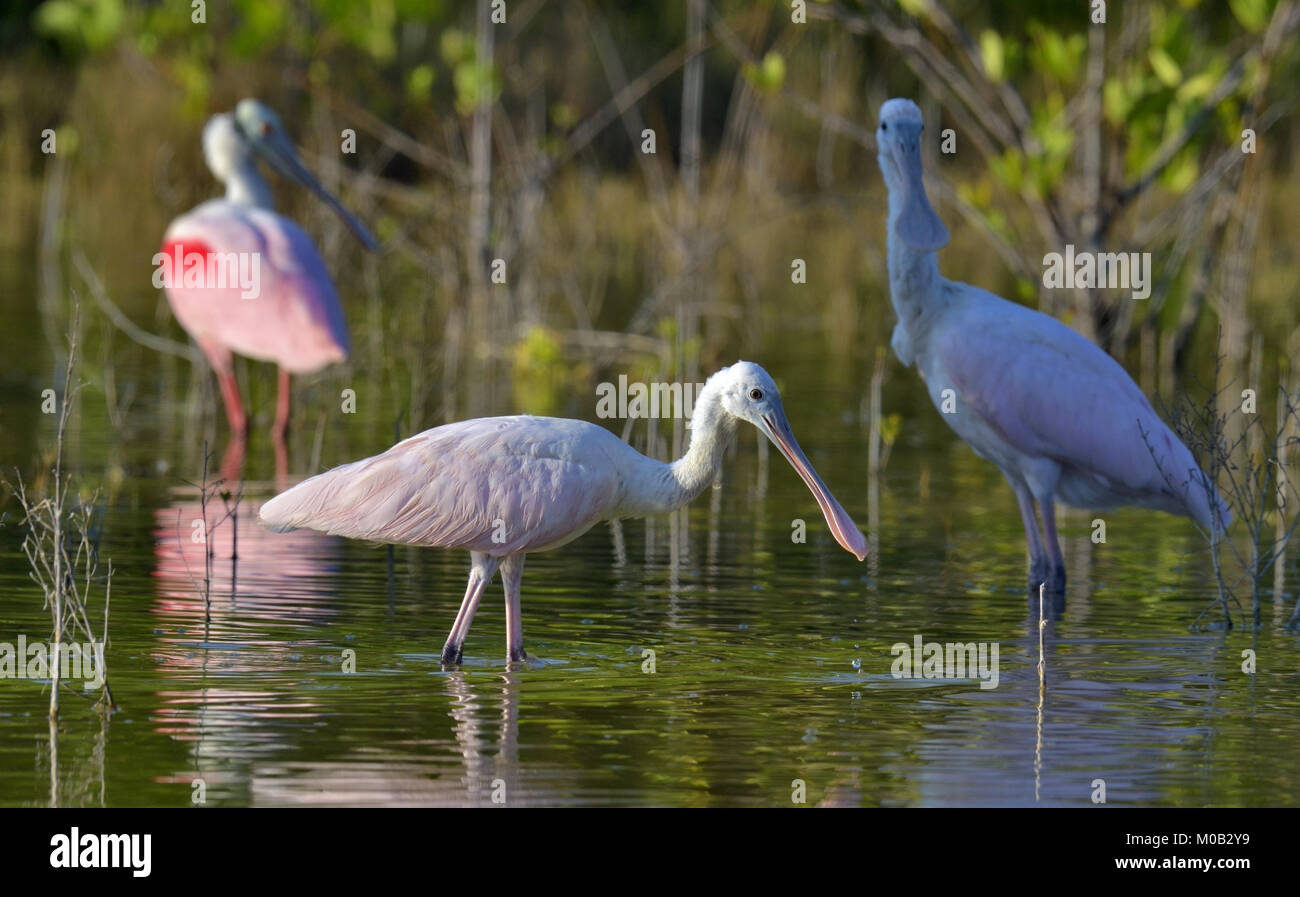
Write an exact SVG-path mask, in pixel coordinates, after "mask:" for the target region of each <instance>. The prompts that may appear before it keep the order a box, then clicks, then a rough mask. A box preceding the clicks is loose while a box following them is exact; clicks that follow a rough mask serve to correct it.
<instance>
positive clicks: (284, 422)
mask: <svg viewBox="0 0 1300 897" xmlns="http://www.w3.org/2000/svg"><path fill="white" fill-rule="evenodd" d="M290 392H291V390H290V388H289V372H288V371H286V370H285V369H284V368H280V387H279V390H278V392H277V393H276V399H275V429H274V430H272V433H274V434H275V438H276V439H277V440H279V441H280V442H283V441H284V437H285V435H286V434H287V433H288V432H289V397H290Z"/></svg>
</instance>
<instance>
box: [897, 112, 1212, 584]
mask: <svg viewBox="0 0 1300 897" xmlns="http://www.w3.org/2000/svg"><path fill="white" fill-rule="evenodd" d="M923 127H924V125H923V123H922V121H921V110H920V109H919V108H918V107H917V105H916V104H915V103H913V102H912V101H911V100H904V99H894V100H889V101H887V102H886V103H885V104H884V105H883V106H881V108H880V125H879V127H878V128H877V130H876V145H877V161H878V162H879V163H880V171H881V173H882V174H883V175H884V178H885V185H886V186H887V187H888V188H889V222H888V223H889V229H888V264H889V293H890V299H891V301H892V302H893V305H894V311H895V312H896V313H897V315H898V324H897V325H896V326H895V327H894V333H893V336H892V338H891V340H890V345H891V346H892V347H893V349H894V354H895V355H897V356H898V359H899V361H901V362H902V363H903V364H904V365H907V366H909V367H910V366H911V365H913V364H915V365H916V367H917V370H918V372H919V373H920V374H921V378H922V379H923V380H924V381H925V385H926V389H927V390H928V391H929V393H930V399H931V400H932V401H933V402H934V404H935V407H936V408H939V410H940V411H941V412H942V411H943V410H944V401H945V398H948V399H950V400H953V401H955V405H954V406H952V407H953V410H952V411H951V413H945V414H943V419H944V421H945V422H946V423H947V424H948V426H949V427H951V428H952V429H953V430H954V431H956V433H957V435H958V436H960V437H961V438H962V439H963V440H965V441H966V443H967V444H968V445H970V447H971V448H972V449H974V450H975V454H977V455H979V456H980V457H981V458H985V459H987V460H989V461H992V462H993V463H994V464H996V465H997V466H998V467H999V468H1000V469H1001V470H1002V473H1003V475H1004V476H1006V478H1007V482H1009V483H1010V484H1011V488H1012V489H1013V490H1014V491H1015V493H1016V500H1017V501H1018V502H1019V504H1020V515H1021V518H1022V519H1023V522H1024V526H1025V536H1026V538H1027V539H1028V542H1029V580H1030V586H1031V587H1037V585H1038V584H1039V583H1042V582H1046V583H1047V584H1048V587H1049V588H1053V589H1056V590H1058V591H1059V590H1063V589H1064V587H1065V567H1064V565H1063V562H1062V558H1061V546H1060V544H1059V542H1058V541H1057V536H1056V513H1055V509H1054V503H1055V502H1056V500H1057V499H1059V500H1061V501H1062V502H1064V503H1065V504H1067V505H1072V506H1075V507H1088V508H1107V507H1116V506H1119V505H1138V506H1141V507H1148V508H1155V509H1158V510H1161V511H1167V512H1169V513H1171V514H1180V515H1184V516H1187V517H1191V518H1192V519H1193V520H1195V521H1196V522H1197V523H1198V524H1200V525H1201V526H1202V527H1204V528H1206V529H1207V530H1211V531H1213V530H1214V529H1215V528H1216V527H1220V528H1221V527H1226V526H1227V525H1228V523H1229V522H1230V521H1231V514H1230V513H1229V511H1228V508H1227V506H1226V505H1225V504H1224V503H1223V500H1222V499H1221V498H1220V497H1219V495H1218V493H1217V492H1216V491H1215V490H1214V487H1213V485H1212V484H1210V483H1209V482H1208V478H1207V477H1206V476H1205V474H1204V473H1203V472H1202V471H1201V469H1200V468H1199V467H1198V466H1197V463H1196V459H1195V458H1194V457H1193V456H1192V453H1191V452H1190V451H1188V449H1187V447H1186V446H1185V445H1183V444H1182V442H1180V441H1179V439H1178V437H1177V436H1175V435H1174V433H1173V432H1172V431H1171V430H1170V429H1169V428H1168V427H1167V426H1165V424H1164V422H1163V421H1162V420H1160V418H1159V416H1158V415H1157V414H1156V413H1155V411H1154V410H1153V409H1152V407H1151V403H1150V402H1148V401H1147V399H1146V396H1144V395H1143V394H1142V391H1141V390H1140V389H1139V388H1138V386H1137V384H1136V383H1134V382H1133V379H1132V378H1131V377H1129V375H1128V374H1127V373H1126V372H1125V370H1124V368H1122V367H1121V366H1120V365H1119V363H1118V362H1116V361H1115V359H1113V358H1111V357H1110V356H1109V355H1108V354H1106V353H1105V352H1103V351H1102V350H1101V349H1100V348H1098V347H1097V346H1095V345H1094V344H1093V343H1091V342H1089V341H1088V340H1087V339H1085V338H1084V337H1082V336H1080V335H1079V334H1078V333H1076V332H1075V331H1074V330H1071V329H1070V328H1069V327H1067V326H1066V325H1065V324H1062V323H1061V322H1059V321H1057V320H1056V319H1055V318H1052V317H1050V316H1048V315H1044V314H1041V313H1039V312H1037V311H1034V310H1032V309H1029V308H1025V307H1024V306H1022V305H1017V304H1016V303H1014V302H1008V301H1007V300H1005V299H1002V298H1000V297H998V296H994V295H993V294H992V293H988V292H985V291H984V290H981V289H980V288H979V287H974V286H971V285H969V284H964V283H956V282H954V281H951V280H947V279H945V278H944V277H943V276H942V275H941V274H940V273H939V266H938V264H937V263H936V261H935V255H934V254H935V252H936V251H937V250H939V249H942V248H943V247H944V246H945V245H947V243H948V229H947V228H946V227H944V225H943V222H942V221H940V220H939V217H938V216H937V215H936V214H935V213H934V209H932V208H931V207H930V202H929V200H928V199H927V197H926V194H925V186H924V184H923V182H922V178H921V150H920V135H921V131H922V129H923ZM949 390H951V393H949V394H948V395H947V396H945V393H947V392H948V391H949ZM1035 504H1037V511H1038V513H1041V515H1042V522H1043V532H1042V538H1040V537H1039V531H1038V521H1037V519H1036V517H1035Z"/></svg>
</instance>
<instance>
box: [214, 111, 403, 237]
mask: <svg viewBox="0 0 1300 897" xmlns="http://www.w3.org/2000/svg"><path fill="white" fill-rule="evenodd" d="M218 117H220V116H218ZM214 120H215V119H214ZM233 123H234V126H235V128H237V130H238V132H239V134H240V136H242V138H243V139H244V141H245V143H246V144H247V145H248V146H249V148H251V149H252V150H253V152H255V153H256V154H257V155H258V156H259V157H261V158H262V159H265V160H266V162H267V164H269V165H270V166H271V167H272V168H274V169H275V170H276V171H277V172H279V173H280V174H281V175H282V176H284V177H286V178H288V179H289V180H291V181H293V182H294V183H295V184H297V185H298V186H300V187H303V188H305V189H306V190H309V191H310V192H312V193H314V194H315V195H316V196H317V197H318V198H319V199H320V200H321V201H322V202H324V203H325V204H326V205H327V206H329V207H330V208H331V209H333V210H334V212H335V213H336V214H337V215H338V216H339V217H340V218H342V219H343V223H344V224H346V225H347V226H348V229H349V230H351V231H352V233H353V234H354V235H355V236H356V238H357V239H358V240H360V241H361V244H362V245H363V246H365V247H366V248H367V249H369V250H371V251H372V252H373V251H375V250H377V249H378V248H379V244H378V243H376V242H375V238H374V237H372V236H371V235H370V231H369V230H367V229H366V226H365V225H364V224H362V223H361V220H360V219H359V218H357V217H356V216H355V215H353V214H352V212H351V211H349V210H348V209H347V208H346V207H345V206H344V205H343V203H341V202H340V201H339V200H338V198H337V197H336V196H334V194H333V193H330V192H329V191H328V190H326V189H325V188H324V187H323V186H321V183H320V182H319V181H318V180H316V177H315V176H314V175H313V174H312V173H311V172H310V171H308V170H307V166H305V165H303V164H302V160H301V159H299V158H298V151H297V150H296V149H294V146H293V142H292V141H290V140H289V135H288V134H287V133H286V132H285V130H284V125H283V124H281V123H280V117H279V116H278V115H276V114H275V112H274V111H273V110H272V109H271V108H270V107H269V106H267V105H266V104H265V103H260V102H258V101H257V100H253V99H244V100H240V101H239V103H238V105H236V106H235V112H234V116H233Z"/></svg>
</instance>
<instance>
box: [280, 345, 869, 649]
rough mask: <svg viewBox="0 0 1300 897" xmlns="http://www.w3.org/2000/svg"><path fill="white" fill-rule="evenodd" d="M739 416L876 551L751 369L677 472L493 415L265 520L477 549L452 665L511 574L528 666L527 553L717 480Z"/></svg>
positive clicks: (701, 408) (713, 413)
mask: <svg viewBox="0 0 1300 897" xmlns="http://www.w3.org/2000/svg"><path fill="white" fill-rule="evenodd" d="M739 421H748V422H749V423H751V424H753V425H754V426H755V427H757V428H758V429H759V431H760V432H761V433H763V435H765V436H767V438H768V439H770V440H771V441H772V443H773V444H774V445H775V446H776V447H777V449H779V450H780V451H781V453H782V454H783V455H785V457H786V460H788V461H789V462H790V464H791V466H792V467H794V469H795V471H796V472H797V473H798V474H799V476H800V477H802V478H803V481H804V482H805V483H806V484H807V485H808V488H809V489H810V490H812V494H813V497H814V498H816V499H817V503H818V505H820V506H821V510H822V514H823V515H825V517H826V523H827V524H828V525H829V526H830V530H831V533H832V534H833V535H834V537H835V540H836V541H837V542H839V544H840V545H841V546H842V547H843V548H844V549H845V550H846V551H848V552H849V553H851V554H853V555H855V556H856V557H857V558H858V560H862V559H863V558H864V557H866V552H867V543H866V539H865V538H864V537H863V535H862V533H861V532H860V531H859V530H858V528H857V526H856V525H855V524H854V523H853V520H852V519H851V518H850V517H849V515H848V513H847V512H846V511H845V510H844V508H842V507H841V506H840V504H839V502H837V501H836V500H835V498H834V496H832V495H831V493H830V490H828V489H827V488H826V485H825V484H824V483H823V482H822V481H821V478H820V477H818V476H817V472H816V471H815V470H813V467H812V465H811V464H810V463H809V462H808V458H807V457H806V456H805V455H804V453H803V451H802V450H801V449H800V448H799V443H798V442H796V441H795V438H794V433H793V432H791V430H790V425H789V423H787V422H786V417H785V411H784V409H783V408H782V405H781V396H780V394H779V393H778V392H777V389H776V384H775V383H774V382H773V381H772V378H771V377H770V376H768V373H767V372H766V371H765V370H763V369H762V368H761V367H759V366H758V365H756V364H753V363H751V362H746V361H740V362H737V363H736V364H734V365H731V366H730V367H726V368H723V369H722V370H720V371H718V372H717V373H716V374H714V375H713V376H712V377H710V378H709V379H708V381H707V382H706V383H705V385H704V388H703V389H702V390H701V391H700V394H699V397H698V398H697V399H696V403H695V409H694V411H693V413H692V415H691V441H690V446H689V448H688V449H687V451H686V454H685V455H683V456H682V457H681V458H679V459H678V460H676V461H674V462H672V463H671V464H665V463H663V462H661V461H656V460H654V459H652V458H647V457H646V456H645V455H642V454H641V453H640V452H638V451H636V450H635V449H633V448H632V447H631V446H629V445H628V444H627V443H625V442H623V441H622V440H621V439H619V438H618V437H617V436H615V435H614V434H613V433H611V432H610V431H609V430H606V429H605V428H604V427H600V426H597V425H596V424H592V423H587V422H586V421H581V420H568V419H563V418H553V417H530V416H515V417H486V418H479V419H477V420H467V421H461V422H459V423H453V424H447V425H445V426H441V427H435V428H434V429H432V430H426V431H424V432H423V433H419V434H417V435H415V436H412V437H410V438H409V439H406V440H404V441H402V442H399V443H398V444H397V445H395V446H393V447H392V448H391V449H389V450H388V451H386V452H384V453H383V454H381V455H376V456H375V457H373V458H367V459H365V460H363V461H357V462H355V463H352V464H344V465H343V466H341V467H336V468H334V469H333V470H330V471H326V472H325V473H322V474H320V475H318V476H314V477H312V478H310V479H308V480H304V481H303V482H301V483H299V484H298V485H297V486H294V487H293V488H292V489H289V490H288V491H286V492H283V493H281V494H280V495H277V496H276V497H275V498H273V499H271V500H270V501H268V502H267V503H266V504H264V505H262V509H261V513H260V517H261V521H262V522H263V523H264V524H266V525H267V526H270V527H271V528H273V529H277V530H281V531H284V530H291V529H296V528H309V529H315V530H320V531H321V532H325V533H331V534H334V535H339V536H347V537H349V538H353V539H367V540H370V541H375V542H395V543H401V544H409V545H427V546H431V547H436V548H465V549H468V550H469V552H470V574H469V585H468V587H467V588H466V590H465V598H464V600H463V601H462V602H461V606H460V612H459V613H458V614H457V615H456V621H455V623H454V625H453V626H452V628H451V633H450V634H449V635H448V636H447V641H446V644H445V645H444V646H443V649H442V662H443V663H444V664H448V665H450V664H455V663H459V662H460V659H461V653H462V648H463V646H464V643H465V636H466V635H467V634H468V632H469V627H470V623H471V621H472V620H473V619H474V612H475V610H477V608H478V603H479V599H480V598H481V597H482V595H483V591H484V589H486V587H487V585H488V584H489V583H490V582H491V581H492V577H493V575H494V574H495V573H496V571H497V569H498V567H499V568H500V570H501V581H502V585H503V586H504V588H505V596H506V633H507V640H508V651H509V659H510V660H511V661H522V660H524V659H525V654H524V634H523V623H522V621H521V618H520V607H519V595H520V579H521V577H522V575H523V571H524V556H525V555H526V554H528V553H529V552H533V551H547V550H549V549H552V548H558V547H559V546H561V545H564V544H565V543H567V542H569V541H571V540H573V539H576V538H577V537H578V536H580V535H582V534H583V533H585V532H586V531H587V530H589V529H590V528H591V527H592V526H594V525H595V524H596V523H599V522H600V521H603V520H613V519H616V518H622V517H644V516H647V515H650V514H662V513H667V512H669V511H672V510H674V509H676V508H680V507H682V506H683V505H685V504H687V503H689V502H690V501H691V500H692V499H694V498H695V497H696V496H697V495H699V494H700V493H701V492H702V491H703V490H704V489H705V488H706V487H707V486H709V485H710V484H711V483H712V482H713V480H714V478H715V477H716V475H717V472H718V468H719V466H720V465H721V463H722V454H723V451H724V450H725V449H726V447H727V444H728V443H729V441H730V439H731V437H732V436H733V435H734V433H735V431H736V426H737V423H738V422H739Z"/></svg>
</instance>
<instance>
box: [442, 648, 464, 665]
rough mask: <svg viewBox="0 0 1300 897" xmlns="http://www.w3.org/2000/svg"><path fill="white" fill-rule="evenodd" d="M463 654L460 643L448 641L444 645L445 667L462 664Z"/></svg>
mask: <svg viewBox="0 0 1300 897" xmlns="http://www.w3.org/2000/svg"><path fill="white" fill-rule="evenodd" d="M462 656H463V654H462V652H461V648H460V645H456V644H452V643H451V642H448V643H447V644H445V645H443V646H442V665H443V666H444V667H457V666H460V660H461V657H462Z"/></svg>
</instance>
